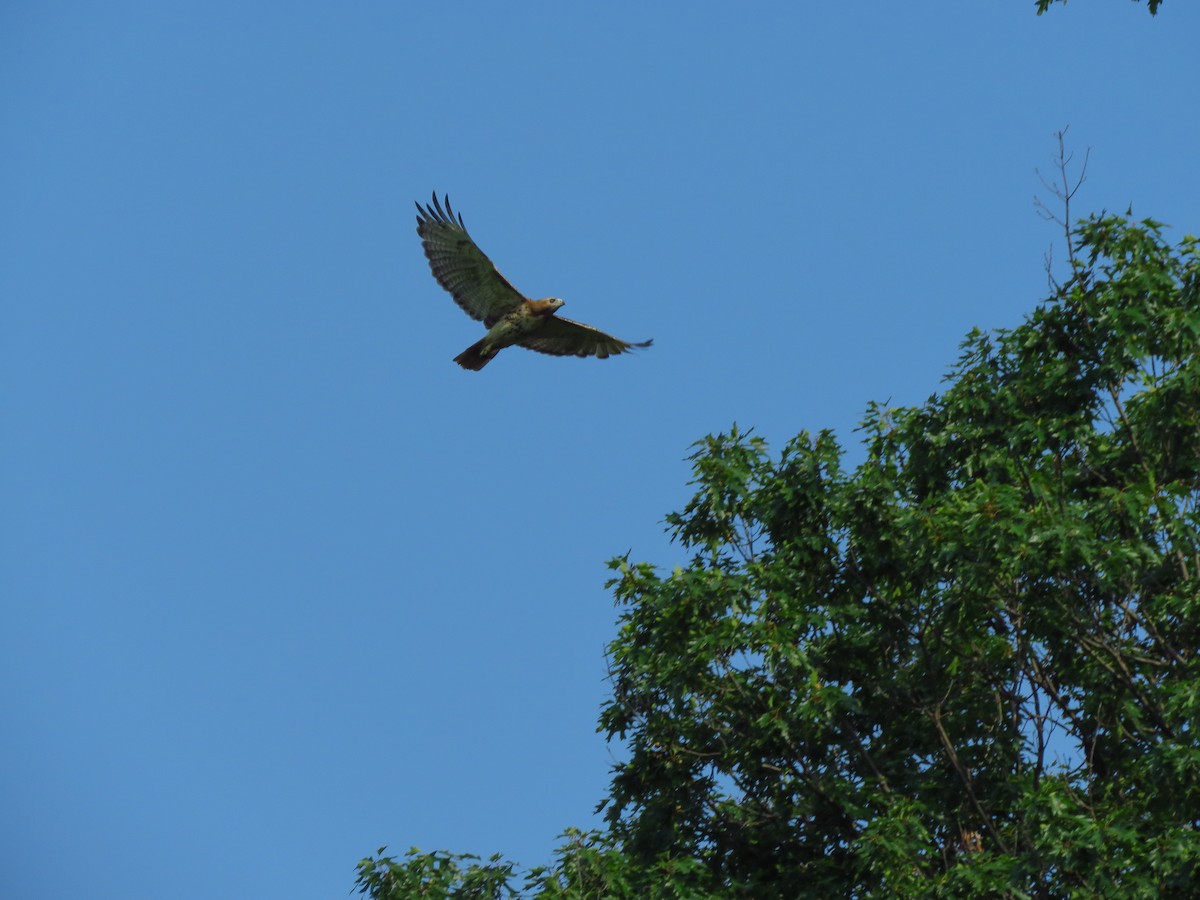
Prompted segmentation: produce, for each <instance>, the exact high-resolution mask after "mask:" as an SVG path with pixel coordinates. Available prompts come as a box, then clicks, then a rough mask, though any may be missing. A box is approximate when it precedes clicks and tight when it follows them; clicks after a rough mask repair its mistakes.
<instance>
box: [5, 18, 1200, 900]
mask: <svg viewBox="0 0 1200 900" xmlns="http://www.w3.org/2000/svg"><path fill="white" fill-rule="evenodd" d="M750 9H751V8H749V7H746V6H744V5H743V6H740V7H739V6H737V5H735V4H730V3H728V2H726V3H704V2H702V3H689V4H657V5H654V4H629V3H623V2H616V3H610V4H607V5H605V6H604V7H603V10H602V11H591V12H589V11H584V10H581V9H580V8H568V7H566V6H564V5H563V4H550V3H537V4H488V5H485V4H482V3H464V4H454V5H451V4H414V3H400V2H390V3H382V2H359V3H354V4H314V3H292V4H287V5H286V6H284V5H282V4H246V3H227V2H219V0H216V2H214V0H208V2H205V3H161V2H153V3H151V2H145V3H128V2H111V3H104V4H83V3H56V2H44V3H36V4H34V3H25V4H17V3H11V4H6V5H5V6H4V7H3V9H2V10H0V297H3V303H2V305H0V315H2V319H0V378H2V385H3V392H2V394H0V403H2V404H3V406H2V410H0V412H2V414H3V421H4V423H5V428H4V432H5V434H4V440H3V442H2V446H0V465H2V469H0V478H2V479H3V480H2V483H0V488H2V492H3V493H2V498H0V510H2V511H0V529H2V534H0V537H2V543H0V554H2V556H0V597H2V598H3V599H2V603H3V625H2V627H0V679H2V684H3V692H2V694H0V703H2V704H3V706H2V714H3V721H4V728H3V730H2V731H0V759H3V760H4V764H3V768H2V770H0V771H2V774H0V791H2V796H3V802H2V803H0V809H2V810H3V812H2V813H0V848H2V849H0V894H3V895H4V896H12V897H22V898H42V897H45V898H52V897H62V896H71V895H81V896H88V897H92V898H128V897H150V896H163V895H166V894H168V893H169V894H170V896H172V897H175V898H184V900H186V898H212V897H241V896H245V897H289V898H307V897H312V898H317V897H329V896H345V895H346V892H347V891H348V890H349V888H350V886H351V884H352V882H353V866H354V863H355V862H356V861H357V860H358V859H359V858H360V857H362V856H363V855H365V854H368V853H372V852H373V851H374V850H375V849H376V848H377V847H379V846H380V845H384V844H386V845H388V846H389V847H390V848H391V849H392V850H393V851H395V852H403V850H404V849H406V848H407V847H409V846H411V845H419V846H421V847H423V848H425V849H435V848H447V849H452V850H455V851H466V852H475V853H479V854H483V855H488V854H490V853H492V852H497V851H498V852H502V853H504V854H506V855H507V856H509V857H511V858H514V859H516V860H518V861H520V862H522V863H524V864H527V865H536V864H539V863H544V862H546V861H548V860H549V858H550V856H551V853H552V849H553V847H554V845H555V843H556V836H557V835H558V834H559V833H560V832H561V831H562V830H563V829H564V828H566V827H568V826H580V827H587V826H589V825H592V824H594V823H595V821H596V820H595V819H594V817H593V816H592V809H593V807H594V806H595V804H596V803H597V802H598V801H599V800H601V799H602V798H603V796H604V792H605V788H606V784H607V780H608V770H609V767H610V765H611V764H612V762H613V761H614V760H615V759H617V758H619V756H620V748H619V747H609V746H607V745H606V744H605V743H604V741H603V739H602V737H601V736H599V735H597V734H596V733H595V720H596V715H597V712H598V709H599V706H600V704H601V703H602V702H603V700H604V698H605V694H606V684H605V678H604V675H605V663H604V658H603V649H604V646H605V644H606V642H608V641H609V640H611V638H612V637H613V636H614V622H615V616H616V613H615V611H614V609H613V606H612V602H611V597H610V595H609V594H608V593H607V592H606V591H605V590H604V588H603V584H604V581H605V579H606V578H607V575H608V573H607V571H606V569H605V567H604V563H605V561H606V560H607V559H608V558H609V557H611V556H614V555H619V554H622V553H624V552H626V551H627V550H628V551H632V556H633V558H634V559H639V560H640V559H645V560H650V561H653V562H655V563H658V564H661V565H673V564H674V563H676V562H677V561H679V560H680V551H679V549H678V548H676V547H673V546H672V545H671V544H670V543H669V541H668V540H667V538H666V536H665V535H664V532H663V525H662V519H663V517H664V515H665V514H666V513H668V512H669V511H671V510H674V509H679V508H681V507H682V506H683V505H684V504H685V503H686V500H687V498H688V496H689V490H688V487H687V483H686V482H687V480H688V477H689V472H688V465H687V463H686V462H685V461H684V457H685V456H686V454H687V453H688V447H689V445H690V444H691V443H692V442H693V441H696V440H698V439H699V438H701V437H702V436H704V435H705V434H707V433H710V432H715V431H719V430H727V429H728V428H729V426H730V424H731V423H732V422H734V421H737V422H738V423H739V425H741V426H745V427H753V428H755V430H756V431H757V432H758V433H759V434H761V435H763V436H764V437H766V438H767V439H768V440H769V441H770V442H771V443H772V445H773V446H775V447H779V446H781V445H782V444H783V443H784V442H785V441H786V440H787V439H788V438H789V437H791V436H792V435H793V434H795V433H796V432H798V431H800V430H802V429H811V430H816V429H820V428H826V427H829V428H833V429H836V430H837V431H838V432H839V434H841V435H842V436H843V438H844V440H845V441H846V442H847V443H850V444H852V443H853V442H854V440H855V436H854V434H853V428H854V427H855V424H856V422H857V421H858V419H859V417H860V415H861V413H862V411H863V409H864V408H865V406H866V404H867V403H868V402H869V401H872V400H878V401H886V400H889V399H890V400H891V402H892V403H894V404H909V403H918V402H921V401H922V400H923V399H924V398H925V397H927V396H928V395H929V394H930V393H931V392H933V391H935V390H937V389H938V386H939V381H940V379H941V377H942V376H943V374H944V373H945V372H946V370H947V368H948V367H949V365H950V364H951V363H952V361H953V360H954V359H955V357H956V356H957V352H958V351H957V347H958V343H959V341H960V340H961V338H962V336H963V335H964V334H965V332H966V331H967V330H968V329H970V328H971V327H972V326H980V327H983V328H994V327H1005V326H1012V325H1015V324H1016V323H1018V322H1019V321H1020V319H1021V317H1022V316H1023V315H1024V314H1026V313H1027V312H1029V311H1030V310H1031V309H1032V308H1033V307H1034V305H1035V304H1036V303H1037V302H1038V301H1039V300H1040V299H1041V298H1042V297H1043V296H1044V295H1045V285H1046V277H1045V273H1044V271H1043V262H1042V261H1043V255H1044V253H1045V252H1046V250H1047V248H1048V247H1049V246H1050V245H1051V244H1052V243H1054V242H1056V241H1057V242H1058V245H1059V248H1060V250H1061V238H1060V235H1059V234H1058V233H1057V232H1056V230H1055V228H1054V226H1052V225H1050V224H1048V223H1046V222H1043V221H1042V220H1040V219H1039V218H1038V216H1037V215H1036V213H1035V210H1034V206H1033V202H1032V201H1033V196H1034V194H1035V193H1042V194H1043V195H1045V191H1044V190H1043V189H1042V188H1041V187H1040V185H1039V183H1038V180H1037V176H1036V174H1035V169H1036V168H1039V167H1040V168H1041V169H1042V171H1043V172H1045V173H1048V172H1050V170H1051V163H1052V157H1053V152H1054V149H1055V148H1054V137H1053V136H1054V133H1055V131H1056V130H1057V129H1060V128H1062V127H1063V126H1064V125H1067V124H1068V123H1069V124H1070V126H1071V129H1070V132H1069V138H1068V140H1069V145H1070V146H1071V147H1073V148H1074V149H1075V150H1076V151H1077V152H1078V153H1079V154H1080V155H1082V152H1083V151H1084V150H1085V149H1086V148H1088V147H1091V148H1092V158H1091V164H1090V168H1089V171H1088V176H1089V178H1088V181H1087V183H1086V185H1085V186H1084V187H1083V189H1082V191H1081V192H1080V194H1079V196H1078V198H1077V200H1076V211H1077V212H1078V213H1079V214H1080V215H1082V214H1084V213H1086V212H1087V211H1089V210H1098V209H1100V208H1102V207H1107V208H1108V209H1110V210H1114V211H1121V212H1123V211H1124V210H1125V208H1126V207H1127V206H1128V205H1129V204H1130V203H1131V202H1132V203H1133V205H1134V213H1135V215H1139V216H1154V217H1155V218H1158V219H1160V220H1163V221H1165V222H1167V223H1170V224H1171V225H1172V226H1174V228H1173V230H1172V231H1171V232H1170V234H1171V235H1172V236H1173V237H1175V238H1177V237H1179V236H1180V235H1182V234H1183V233H1184V232H1185V231H1189V230H1190V231H1193V232H1194V231H1196V230H1197V229H1198V228H1200V174H1198V169H1197V166H1196V163H1195V152H1196V147H1197V146H1200V116H1197V115H1196V112H1197V106H1196V91H1195V86H1196V85H1197V84H1200V55H1197V54H1196V53H1195V46H1196V35H1197V34H1198V33H1200V9H1197V8H1196V6H1195V4H1189V3H1185V2H1181V0H1168V2H1167V3H1165V4H1164V5H1163V7H1162V12H1161V13H1160V14H1159V16H1158V17H1157V18H1154V19H1152V18H1151V17H1150V16H1149V15H1148V14H1147V13H1146V11H1145V7H1144V5H1135V4H1133V3H1130V2H1128V0H1077V2H1073V3H1071V4H1070V5H1069V6H1066V7H1063V6H1056V7H1055V8H1054V9H1053V10H1052V11H1051V12H1050V13H1049V14H1047V15H1045V16H1042V17H1040V18H1039V17H1036V16H1035V15H1034V13H1033V3H1032V2H1017V0H1014V2H1010V3H992V4H966V3H964V4H946V3H932V2H910V3H866V4H861V3H860V4H854V5H852V6H847V5H845V4H833V3H824V4H782V3H779V4H761V5H756V6H754V7H753V9H752V11H750ZM435 189H436V190H438V191H439V192H449V193H450V195H451V198H452V200H453V201H454V204H455V206H456V208H458V209H459V210H461V212H462V214H463V216H464V218H465V220H466V222H467V225H468V226H469V227H470V229H471V232H472V235H473V236H474V237H475V239H476V240H477V241H478V242H479V243H480V245H481V246H482V247H483V249H484V250H485V251H486V252H487V253H488V254H489V255H490V256H491V257H492V259H493V260H495V261H496V262H497V264H498V265H499V267H500V268H501V270H502V271H503V272H504V273H505V274H506V275H507V276H508V277H509V278H510V279H511V280H513V281H514V282H515V283H516V284H517V286H518V287H520V288H522V289H523V290H525V291H526V292H527V293H530V294H532V295H534V296H545V295H557V296H561V297H563V298H565V299H566V301H567V306H566V307H565V309H564V314H565V315H568V316H570V317H572V318H576V319H580V320H583V321H586V322H590V323H593V324H595V325H597V326H599V327H602V328H604V329H606V330H609V331H611V332H613V333H615V334H617V335H619V336H621V337H624V338H626V339H630V340H641V339H644V338H648V337H652V338H654V339H655V344H654V346H653V348H651V349H649V350H647V351H644V352H641V353H639V354H637V355H634V356H626V357H620V358H616V359H610V360H607V361H596V360H577V359H554V358H550V357H544V356H540V355H537V354H533V353H526V352H524V351H520V350H510V351H506V352H505V353H504V354H503V355H502V356H501V357H500V358H499V359H498V360H497V361H496V362H494V363H492V364H491V365H490V366H489V367H488V368H487V369H486V370H484V371H483V372H480V373H470V372H464V371H462V370H460V369H459V368H458V367H457V366H455V365H454V364H453V363H452V362H451V359H452V358H453V357H454V356H455V355H456V354H457V353H459V352H460V351H461V350H462V349H463V348H465V347H466V346H467V345H468V344H470V343H472V342H473V341H475V340H476V339H477V338H478V337H480V336H481V334H482V331H481V330H480V328H479V326H478V325H477V323H475V322H472V321H471V320H469V319H468V318H467V317H466V316H464V315H463V314H462V313H461V312H460V311H459V310H458V309H457V308H456V307H455V306H454V304H453V303H452V302H451V301H450V298H449V297H448V296H447V295H446V294H445V293H444V292H442V291H441V289H440V288H438V287H437V285H436V284H435V283H434V281H433V280H432V278H431V277H430V275H429V271H428V268H427V266H426V263H425V260H424V258H423V256H422V254H421V251H420V246H419V243H418V240H417V237H416V235H415V233H414V214H415V211H414V209H413V201H414V200H422V201H424V200H426V199H427V198H428V197H429V194H430V192H431V191H433V190H435ZM1060 255H1061V253H1060Z"/></svg>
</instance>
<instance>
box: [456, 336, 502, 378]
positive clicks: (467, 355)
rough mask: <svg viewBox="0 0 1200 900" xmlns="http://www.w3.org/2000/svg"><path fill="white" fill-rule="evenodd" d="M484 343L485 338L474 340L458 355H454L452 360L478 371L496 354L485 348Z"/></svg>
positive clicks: (465, 367) (485, 342) (485, 343)
mask: <svg viewBox="0 0 1200 900" xmlns="http://www.w3.org/2000/svg"><path fill="white" fill-rule="evenodd" d="M486 345H487V338H483V339H482V340H479V341H476V342H475V343H474V344H472V345H471V346H470V347H468V348H467V349H466V350H464V351H463V352H462V353H460V354H458V356H456V357H454V361H455V362H456V363H458V364H459V365H460V366H462V367H463V368H464V369H470V370H471V371H472V372H478V371H479V370H480V369H482V368H483V367H484V366H486V365H487V364H488V363H490V362H491V361H492V359H493V358H495V356H496V351H495V350H489V349H487V348H486Z"/></svg>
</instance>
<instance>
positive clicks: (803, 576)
mask: <svg viewBox="0 0 1200 900" xmlns="http://www.w3.org/2000/svg"><path fill="white" fill-rule="evenodd" d="M1072 237H1073V240H1072V241H1071V242H1070V243H1069V246H1071V248H1072V255H1071V259H1070V266H1071V270H1070V277H1069V278H1068V279H1067V280H1066V281H1065V283H1063V284H1061V285H1056V286H1053V287H1052V296H1051V297H1050V298H1049V299H1048V300H1047V301H1046V302H1045V303H1044V304H1043V305H1042V306H1041V307H1039V308H1038V309H1037V310H1036V311H1035V312H1034V313H1033V314H1032V315H1031V316H1029V317H1028V319H1027V320H1026V321H1025V322H1024V323H1023V324H1022V325H1020V326H1019V327H1017V328H1015V329H1012V330H1011V331H1000V332H996V333H993V334H986V333H983V332H980V331H973V332H972V333H971V334H970V335H969V336H968V337H967V339H966V341H965V343H964V344H963V347H962V354H961V356H960V358H959V360H958V362H957V364H956V365H955V366H954V368H953V369H952V371H951V372H950V374H949V375H948V376H947V378H946V384H945V387H944V390H943V391H942V392H941V393H940V394H937V395H934V396H932V397H931V398H930V399H929V400H928V401H927V402H926V403H925V404H923V405H921V406H918V407H909V408H895V409H892V408H885V407H882V406H873V407H871V408H870V409H869V410H868V412H867V414H866V417H865V419H864V421H863V423H862V433H863V450H862V451H861V452H862V453H863V454H864V455H865V459H864V460H863V461H862V462H861V463H859V464H858V465H857V466H855V467H853V468H850V467H849V466H848V464H847V462H846V457H845V454H844V452H843V450H842V449H841V447H840V446H839V444H838V442H837V441H836V440H835V438H834V436H833V435H832V434H830V433H828V432H821V433H819V434H816V435H811V434H808V433H801V434H800V435H798V436H797V437H796V438H794V439H793V440H792V441H791V442H790V443H789V444H788V445H787V446H786V447H785V448H784V449H783V451H782V453H780V454H779V456H778V458H773V457H772V456H771V455H770V454H769V453H768V450H767V446H766V443H765V442H764V441H763V440H762V439H761V438H759V437H756V436H754V435H753V434H751V433H749V432H744V431H742V430H740V429H738V428H737V427H736V426H735V427H734V428H733V429H732V430H731V431H730V433H729V434H723V435H717V436H710V437H708V438H705V439H704V440H703V441H701V442H700V443H699V444H698V445H697V449H696V453H695V455H694V456H693V457H692V459H693V462H694V472H695V481H694V484H695V486H696V493H695V495H694V497H693V498H692V500H691V502H690V503H689V504H688V505H687V507H686V508H685V509H684V510H683V511H682V512H679V513H676V514H673V515H671V516H669V517H668V525H669V528H670V529H671V531H672V533H673V536H674V538H675V539H676V540H677V541H678V542H679V544H680V545H682V547H684V548H686V550H687V551H688V552H689V554H690V556H691V560H690V563H689V564H688V565H687V566H686V567H681V568H676V569H675V570H674V571H673V572H670V573H663V572H660V571H658V570H657V569H655V568H654V567H653V566H651V565H649V564H647V563H633V562H631V561H630V560H629V559H628V558H627V557H626V558H621V559H617V560H614V561H613V562H612V564H611V565H612V566H613V568H614V569H615V571H616V577H615V579H614V580H613V581H612V582H611V586H612V588H613V589H614V591H615V594H616V597H617V600H618V603H619V604H620V606H621V609H622V612H621V617H620V631H619V634H618V636H617V638H616V639H615V640H614V641H613V642H612V645H611V647H610V659H611V676H612V683H613V696H612V699H611V700H610V701H609V702H608V703H607V704H606V706H605V708H604V709H603V711H602V714H601V719H600V725H601V729H602V730H603V731H605V732H606V733H607V735H608V736H609V737H610V738H612V739H620V740H621V741H623V742H625V745H626V746H627V748H628V761H627V762H625V763H623V764H621V765H619V766H618V767H617V768H616V769H615V770H614V777H613V781H612V787H611V791H610V796H609V797H608V799H607V800H606V801H605V803H604V804H602V806H604V807H606V810H607V812H606V816H607V823H608V825H607V829H606V830H605V831H604V832H601V833H586V834H585V833H579V832H570V833H568V835H567V843H566V844H565V845H564V846H563V847H562V848H560V850H559V852H558V856H557V859H556V862H555V864H554V865H553V866H551V867H548V868H545V869H535V870H533V871H532V872H530V873H527V875H526V876H525V882H524V885H523V889H524V891H525V892H526V893H532V894H537V895H538V896H543V897H596V896H613V897H622V896H627V897H708V896H712V897H734V896H747V897H755V896H765V897H775V896H796V897H801V896H814V897H826V896H888V897H893V896H900V897H903V896H912V897H928V896H984V895H996V896H1013V897H1022V896H1030V897H1032V896H1036V897H1055V896H1068V895H1072V896H1076V895H1098V896H1118V895H1119V896H1134V897H1136V896H1145V897H1157V896H1181V895H1183V894H1184V893H1186V892H1187V891H1188V889H1189V887H1190V886H1191V885H1194V884H1195V883H1197V882H1198V881H1200V741H1198V738H1197V727H1198V726H1200V663H1198V661H1197V649H1198V648H1200V576H1198V573H1200V366H1198V365H1197V360H1196V354H1197V347H1198V346H1200V251H1198V246H1200V241H1198V240H1197V239H1196V238H1194V237H1187V238H1184V239H1183V241H1182V242H1181V243H1180V244H1179V245H1178V246H1177V247H1174V248H1172V247H1171V246H1169V245H1168V244H1167V243H1166V242H1165V240H1164V238H1163V235H1162V226H1160V225H1159V224H1158V223H1157V222H1154V221H1151V220H1145V221H1142V222H1140V223H1133V222H1131V221H1129V220H1127V219H1126V218H1122V217H1117V216H1108V215H1102V216H1095V217H1092V218H1090V219H1088V220H1087V221H1085V222H1082V223H1080V225H1079V226H1078V227H1076V228H1075V229H1073V231H1072ZM447 858H448V857H447ZM421 859H425V860H427V859H428V857H418V861H419V860H421ZM499 865H500V864H499V863H498V862H496V861H493V863H491V864H490V866H491V868H490V869H488V868H487V867H484V868H483V870H482V871H483V873H484V874H483V875H480V871H481V870H480V868H479V867H474V868H472V867H470V866H468V867H466V868H463V869H461V870H459V872H458V874H457V876H456V878H451V879H450V880H448V881H447V880H445V879H443V882H444V884H443V888H444V889H443V890H442V892H441V893H438V892H436V891H430V892H429V893H428V895H429V896H463V897H468V896H478V897H485V896H486V897H506V896H515V895H516V894H515V889H514V888H513V887H512V871H513V870H512V868H511V866H510V867H508V868H504V869H503V870H502V871H501V870H499V869H497V866H499ZM380 867H382V868H380ZM389 867H392V868H394V869H395V870H396V872H397V873H399V874H403V873H404V872H406V871H408V870H409V869H411V863H410V864H407V868H406V864H404V863H396V862H395V861H394V860H388V859H386V858H385V859H382V860H364V861H363V864H362V867H361V868H360V888H361V890H363V891H364V892H366V891H368V890H370V891H371V896H372V897H377V898H381V897H400V896H413V893H396V892H392V893H388V892H386V891H383V890H382V888H381V887H380V885H381V884H382V882H379V881H375V882H370V883H368V882H366V881H364V879H363V875H364V873H366V872H377V871H390V869H389ZM489 871H490V872H491V873H492V876H494V877H492V880H491V881H490V882H488V885H489V889H490V890H492V891H493V892H492V893H487V892H484V893H470V892H469V891H467V890H466V887H464V885H466V884H467V879H468V878H470V877H474V878H475V879H476V882H477V883H478V882H479V881H480V879H481V878H483V877H484V876H485V875H486V874H487V872H489ZM498 872H499V874H497V873H498ZM410 874H411V873H410ZM501 876H503V877H501ZM456 879H457V880H456ZM505 879H507V880H505ZM428 883H432V881H430V882H428ZM505 891H508V892H509V893H505Z"/></svg>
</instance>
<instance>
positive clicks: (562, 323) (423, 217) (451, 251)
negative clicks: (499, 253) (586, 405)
mask: <svg viewBox="0 0 1200 900" xmlns="http://www.w3.org/2000/svg"><path fill="white" fill-rule="evenodd" d="M417 234H419V235H420V236H421V245H422V246H423V247H424V248H425V256H426V257H428V258H429V268H431V269H432V270H433V277H434V278H436V279H437V282H438V284H440V285H441V286H442V287H444V288H445V289H446V290H447V291H449V292H450V296H451V297H453V298H454V302H455V303H457V304H458V305H459V306H461V307H462V308H463V312H465V313H466V314H467V315H468V316H470V317H471V318H472V319H480V320H482V321H483V324H484V325H486V326H487V329H488V333H487V334H485V335H484V336H483V339H482V340H480V341H477V342H476V343H474V344H472V345H471V346H470V347H468V348H467V349H466V350H464V351H463V352H462V353H460V354H458V356H456V357H454V361H455V362H456V363H458V364H459V365H460V366H462V367H463V368H464V369H472V370H474V371H476V372H478V371H479V370H480V369H482V368H483V367H484V366H486V365H487V364H488V363H489V362H491V361H492V358H493V357H494V356H495V355H496V354H497V353H499V352H500V351H501V350H503V349H504V348H505V347H511V346H513V345H514V344H516V345H517V346H519V347H524V348H526V349H527V350H536V351H537V352H538V353H549V354H550V355H551V356H596V357H599V358H600V359H604V358H605V357H608V356H615V355H616V354H618V353H624V352H625V351H626V350H629V349H630V348H632V347H649V346H650V341H643V342H642V343H640V344H633V343H630V342H629V341H622V340H620V339H619V338H615V337H613V336H612V335H611V334H605V333H604V332H603V331H601V330H600V329H598V328H593V327H592V326H591V325H584V324H583V323H582V322H573V321H571V320H570V319H564V318H563V317H562V316H556V315H555V313H556V312H558V310H559V307H561V306H562V305H563V301H561V300H559V299H558V298H557V297H546V298H545V299H544V300H531V299H529V298H528V297H526V296H525V295H524V294H522V293H521V292H520V291H518V290H517V289H516V288H515V287H513V286H512V284H511V283H509V280H508V279H507V278H505V277H504V276H503V275H501V274H500V272H499V270H497V269H496V267H495V266H494V265H492V261H491V260H490V259H488V258H487V256H486V255H485V254H484V252H483V251H482V250H480V249H479V248H478V247H477V246H476V245H475V242H474V241H473V240H471V236H470V235H469V234H467V227H466V226H465V225H464V224H463V220H462V214H461V213H459V214H457V215H456V214H455V212H454V210H452V209H451V208H450V197H449V196H447V197H446V205H445V209H443V208H442V204H441V203H439V202H438V198H437V194H436V193H434V195H433V205H432V206H429V205H428V204H427V205H426V206H425V207H424V208H422V206H421V204H420V203H418V204H417Z"/></svg>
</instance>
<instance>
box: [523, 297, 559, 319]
mask: <svg viewBox="0 0 1200 900" xmlns="http://www.w3.org/2000/svg"><path fill="white" fill-rule="evenodd" d="M562 305H563V301H562V300H559V299H558V298H557V297H543V298H542V299H541V300H532V301H530V306H531V307H532V308H533V311H534V314H535V315H539V316H552V315H554V314H555V313H556V312H558V308H559V307H560V306H562Z"/></svg>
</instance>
